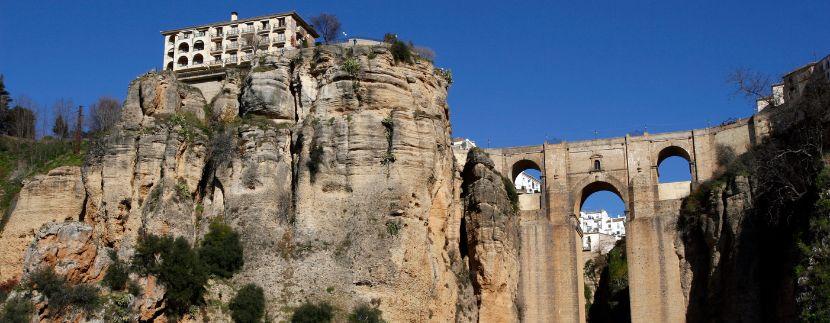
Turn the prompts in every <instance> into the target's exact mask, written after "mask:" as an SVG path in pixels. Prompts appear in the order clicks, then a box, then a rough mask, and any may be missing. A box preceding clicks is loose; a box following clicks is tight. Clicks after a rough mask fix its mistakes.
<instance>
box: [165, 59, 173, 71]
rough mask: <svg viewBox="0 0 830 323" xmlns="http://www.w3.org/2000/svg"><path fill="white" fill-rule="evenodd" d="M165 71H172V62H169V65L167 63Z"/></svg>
mask: <svg viewBox="0 0 830 323" xmlns="http://www.w3.org/2000/svg"><path fill="white" fill-rule="evenodd" d="M166 69H167V70H168V71H172V70H173V62H172V61H171V62H169V63H167V67H166Z"/></svg>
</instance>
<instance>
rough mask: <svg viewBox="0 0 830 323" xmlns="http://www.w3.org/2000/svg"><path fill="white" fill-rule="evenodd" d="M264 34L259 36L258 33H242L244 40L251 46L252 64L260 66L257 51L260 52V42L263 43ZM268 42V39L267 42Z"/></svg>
mask: <svg viewBox="0 0 830 323" xmlns="http://www.w3.org/2000/svg"><path fill="white" fill-rule="evenodd" d="M262 37H264V36H259V35H257V34H256V33H249V34H244V35H242V40H243V41H245V44H246V45H250V46H251V66H259V58H258V57H257V52H259V46H260V44H263V38H262ZM265 44H267V41H266V42H265Z"/></svg>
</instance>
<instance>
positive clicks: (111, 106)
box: [89, 96, 121, 132]
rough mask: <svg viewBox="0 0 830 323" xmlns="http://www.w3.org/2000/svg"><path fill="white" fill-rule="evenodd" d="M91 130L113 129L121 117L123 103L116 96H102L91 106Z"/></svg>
mask: <svg viewBox="0 0 830 323" xmlns="http://www.w3.org/2000/svg"><path fill="white" fill-rule="evenodd" d="M89 110H90V125H89V128H90V129H89V130H90V131H92V132H105V131H108V130H109V129H111V128H112V127H113V126H114V125H115V124H116V123H117V122H118V120H119V119H120V118H121V103H119V102H118V100H116V99H115V98H112V97H108V96H102V97H100V98H98V101H97V102H95V103H93V104H92V105H91V106H90V108H89Z"/></svg>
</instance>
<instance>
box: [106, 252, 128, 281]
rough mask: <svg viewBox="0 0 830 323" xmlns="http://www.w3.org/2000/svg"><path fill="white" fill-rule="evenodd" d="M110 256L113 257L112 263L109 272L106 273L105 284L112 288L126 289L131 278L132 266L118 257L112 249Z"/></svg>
mask: <svg viewBox="0 0 830 323" xmlns="http://www.w3.org/2000/svg"><path fill="white" fill-rule="evenodd" d="M109 256H110V259H112V264H110V266H109V268H107V273H106V275H104V280H103V283H104V286H107V287H108V288H109V289H110V290H124V288H125V287H127V281H129V280H130V271H129V269H130V268H129V266H127V264H126V263H124V262H123V261H121V260H120V259H118V256H117V255H116V254H115V252H114V251H111V252H110V255H109Z"/></svg>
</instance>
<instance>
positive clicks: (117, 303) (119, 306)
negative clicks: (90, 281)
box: [104, 293, 132, 323]
mask: <svg viewBox="0 0 830 323" xmlns="http://www.w3.org/2000/svg"><path fill="white" fill-rule="evenodd" d="M131 302H132V298H131V297H130V295H129V294H125V293H114V294H112V295H111V296H110V302H109V303H108V304H107V307H106V308H105V309H104V319H105V320H106V322H115V323H128V322H130V321H131V320H132V317H131V316H132V313H131V312H130V303H131Z"/></svg>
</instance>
